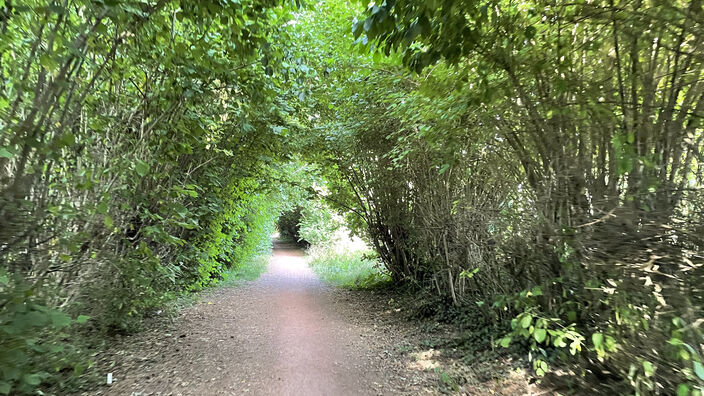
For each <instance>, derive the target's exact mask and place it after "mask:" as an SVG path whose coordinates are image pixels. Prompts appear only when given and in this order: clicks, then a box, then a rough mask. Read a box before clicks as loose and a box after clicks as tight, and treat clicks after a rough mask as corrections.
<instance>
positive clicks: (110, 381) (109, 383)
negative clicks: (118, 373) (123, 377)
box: [108, 373, 112, 385]
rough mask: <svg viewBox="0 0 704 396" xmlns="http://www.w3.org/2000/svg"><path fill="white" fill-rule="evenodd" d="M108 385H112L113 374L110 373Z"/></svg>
mask: <svg viewBox="0 0 704 396" xmlns="http://www.w3.org/2000/svg"><path fill="white" fill-rule="evenodd" d="M108 385H112V373H108Z"/></svg>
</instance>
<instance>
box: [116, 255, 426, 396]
mask: <svg viewBox="0 0 704 396" xmlns="http://www.w3.org/2000/svg"><path fill="white" fill-rule="evenodd" d="M348 296H349V294H348V292H346V291H344V290H341V289H336V288H333V287H329V286H327V285H325V284H323V283H322V282H321V281H320V280H319V279H318V278H317V277H316V275H315V274H314V273H313V272H312V271H311V270H310V268H308V266H307V263H306V260H305V258H304V257H303V253H302V252H301V251H300V250H298V249H295V248H293V247H291V246H287V245H285V244H281V243H276V244H275V249H274V256H273V257H272V259H271V261H270V263H269V267H268V271H267V272H266V273H265V274H264V275H262V277H261V278H260V279H259V280H257V281H254V282H250V283H248V284H245V285H243V286H240V287H235V288H223V289H219V290H217V291H216V292H215V293H214V294H213V295H211V296H208V297H206V298H205V299H204V300H203V301H202V302H201V303H199V304H197V305H195V306H193V307H191V308H188V309H186V310H185V311H184V312H183V314H182V316H181V317H180V318H179V319H178V320H177V324H176V327H175V328H174V329H173V330H172V331H171V333H170V334H164V333H163V332H162V333H161V339H154V340H148V339H143V340H141V341H137V343H138V344H139V345H138V346H137V347H136V348H135V349H136V353H135V354H136V355H137V356H132V357H130V358H129V359H131V360H132V361H131V362H129V361H127V362H124V363H120V364H118V365H116V366H115V367H114V369H113V371H114V377H115V379H116V382H115V383H114V384H113V385H112V386H111V387H109V388H103V389H105V391H104V392H103V394H108V395H129V394H142V395H145V394H162V395H164V394H174V395H177V394H182V395H232V394H255V395H377V394H417V393H418V392H419V391H421V390H420V388H419V386H418V385H419V384H418V381H417V376H418V375H419V374H420V373H418V372H415V373H414V372H413V369H411V368H408V369H405V367H408V365H407V362H403V361H399V360H398V359H397V358H396V357H394V356H392V355H391V354H382V353H380V348H381V350H382V351H383V350H384V349H385V348H386V349H389V350H392V349H393V346H392V345H388V343H390V342H394V341H398V339H397V338H396V337H394V335H389V334H379V333H382V332H388V329H387V330H382V329H381V328H379V329H376V326H375V325H374V324H371V322H370V321H369V320H361V321H359V320H357V318H358V316H359V315H360V314H363V310H364V308H363V307H359V308H355V302H354V301H350V300H348V299H347V297H348ZM384 343H387V345H386V346H384V345H383V344H384ZM129 359H128V360H129ZM399 370H400V371H401V372H399ZM405 370H408V372H403V371H405ZM414 376H415V377H416V378H415V379H414V380H411V378H412V377H414ZM411 388H413V389H411ZM428 391H429V390H428V389H424V390H423V393H425V392H428Z"/></svg>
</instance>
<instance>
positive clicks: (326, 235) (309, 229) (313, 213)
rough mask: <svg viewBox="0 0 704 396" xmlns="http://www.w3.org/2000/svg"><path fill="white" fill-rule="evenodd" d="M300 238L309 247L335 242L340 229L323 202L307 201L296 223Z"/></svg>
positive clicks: (331, 211)
mask: <svg viewBox="0 0 704 396" xmlns="http://www.w3.org/2000/svg"><path fill="white" fill-rule="evenodd" d="M298 225H299V229H298V234H299V235H300V238H301V239H302V240H304V241H306V242H307V243H308V244H310V245H314V246H322V245H330V244H333V243H335V242H336V233H337V232H338V231H339V230H340V228H341V227H342V221H341V220H340V219H339V218H337V217H336V216H335V214H334V211H333V210H332V208H330V207H329V206H328V205H327V204H326V203H325V201H323V200H319V199H318V200H308V201H306V203H305V204H304V206H303V209H302V211H301V217H300V220H299V222H298Z"/></svg>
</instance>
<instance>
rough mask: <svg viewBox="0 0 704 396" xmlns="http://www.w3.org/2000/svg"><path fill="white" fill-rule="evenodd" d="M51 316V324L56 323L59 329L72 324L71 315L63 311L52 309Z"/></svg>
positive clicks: (55, 325)
mask: <svg viewBox="0 0 704 396" xmlns="http://www.w3.org/2000/svg"><path fill="white" fill-rule="evenodd" d="M50 318H51V324H52V325H54V327H55V328H57V329H60V328H63V327H66V326H68V325H70V324H71V317H69V316H68V315H66V314H65V313H63V312H59V311H52V312H51V314H50Z"/></svg>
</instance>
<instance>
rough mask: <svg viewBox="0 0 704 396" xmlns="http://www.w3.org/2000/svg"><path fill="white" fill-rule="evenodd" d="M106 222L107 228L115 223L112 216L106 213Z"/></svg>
mask: <svg viewBox="0 0 704 396" xmlns="http://www.w3.org/2000/svg"><path fill="white" fill-rule="evenodd" d="M104 223H105V227H107V228H112V227H113V225H114V223H113V221H112V217H110V216H108V215H105V219H104Z"/></svg>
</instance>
